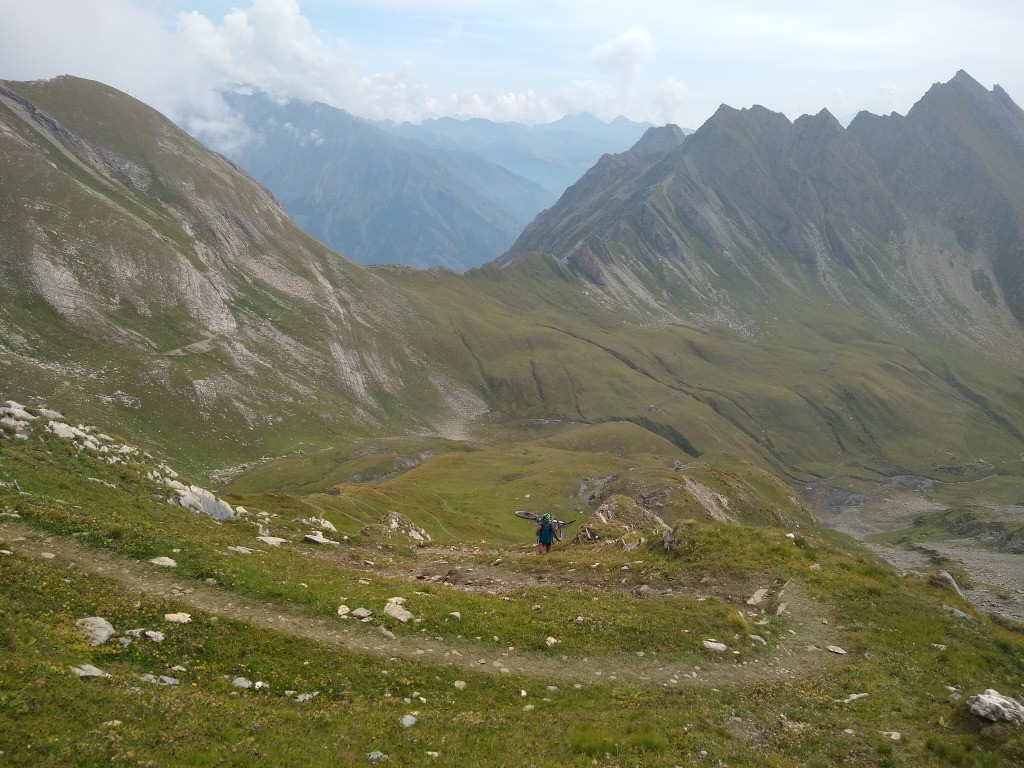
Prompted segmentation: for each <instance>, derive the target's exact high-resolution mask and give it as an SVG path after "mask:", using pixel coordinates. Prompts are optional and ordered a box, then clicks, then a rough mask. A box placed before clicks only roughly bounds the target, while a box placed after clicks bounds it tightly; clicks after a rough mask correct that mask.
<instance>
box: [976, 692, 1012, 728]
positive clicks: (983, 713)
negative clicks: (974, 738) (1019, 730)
mask: <svg viewBox="0 0 1024 768" xmlns="http://www.w3.org/2000/svg"><path fill="white" fill-rule="evenodd" d="M967 707H968V709H970V710H971V712H972V713H974V714H975V715H977V716H978V717H983V718H985V719H986V720H992V721H993V722H997V721H999V720H1002V721H1004V722H1007V723H1013V724H1014V725H1024V705H1022V704H1021V703H1020V702H1019V701H1017V700H1016V699H1011V698H1010V697H1009V696H1003V695H1002V694H1001V693H999V691H997V690H995V689H993V688H989V689H988V690H986V691H985V692H984V693H979V694H976V695H974V696H971V697H970V698H969V699H968V700H967Z"/></svg>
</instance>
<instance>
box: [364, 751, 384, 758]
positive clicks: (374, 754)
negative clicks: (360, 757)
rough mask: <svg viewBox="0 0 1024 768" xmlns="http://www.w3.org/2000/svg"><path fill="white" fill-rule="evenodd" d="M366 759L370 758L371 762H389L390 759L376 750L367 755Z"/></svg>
mask: <svg viewBox="0 0 1024 768" xmlns="http://www.w3.org/2000/svg"><path fill="white" fill-rule="evenodd" d="M366 757H367V758H369V759H370V760H387V759H388V756H387V755H385V754H384V753H383V752H378V751H376V750H374V751H373V752H368V753H367V754H366Z"/></svg>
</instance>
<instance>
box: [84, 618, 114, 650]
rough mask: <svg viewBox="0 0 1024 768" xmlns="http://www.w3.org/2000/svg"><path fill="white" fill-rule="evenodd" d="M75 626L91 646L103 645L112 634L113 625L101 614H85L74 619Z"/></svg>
mask: <svg viewBox="0 0 1024 768" xmlns="http://www.w3.org/2000/svg"><path fill="white" fill-rule="evenodd" d="M75 626H76V627H78V631H79V632H81V633H82V636H83V637H84V638H85V642H87V643H88V644H89V645H91V646H97V645H103V643H105V642H107V640H109V639H110V638H111V636H112V635H113V634H114V627H113V626H112V625H111V624H110V622H109V621H107V620H106V619H104V618H103V617H102V616H87V617H86V618H84V619H79V620H78V621H76V622H75Z"/></svg>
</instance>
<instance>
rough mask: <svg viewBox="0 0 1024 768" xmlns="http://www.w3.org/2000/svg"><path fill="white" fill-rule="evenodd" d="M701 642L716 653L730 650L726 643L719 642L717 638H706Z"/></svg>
mask: <svg viewBox="0 0 1024 768" xmlns="http://www.w3.org/2000/svg"><path fill="white" fill-rule="evenodd" d="M701 644H702V645H703V646H704V647H705V648H707V649H708V650H709V651H714V652H715V653H724V652H725V651H727V650H728V648H727V647H726V645H725V644H724V643H719V642H717V641H715V640H704V641H702V642H701Z"/></svg>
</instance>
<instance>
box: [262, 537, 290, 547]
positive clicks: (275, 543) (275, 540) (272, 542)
mask: <svg viewBox="0 0 1024 768" xmlns="http://www.w3.org/2000/svg"><path fill="white" fill-rule="evenodd" d="M256 541H262V542H263V543H264V544H267V545H269V546H271V547H279V546H281V545H282V544H284V543H285V542H287V541H288V539H282V538H281V537H280V536H257V537H256Z"/></svg>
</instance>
